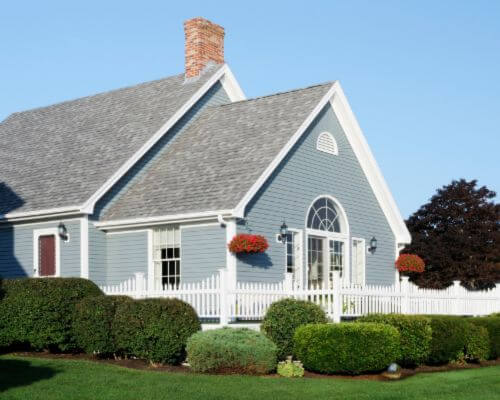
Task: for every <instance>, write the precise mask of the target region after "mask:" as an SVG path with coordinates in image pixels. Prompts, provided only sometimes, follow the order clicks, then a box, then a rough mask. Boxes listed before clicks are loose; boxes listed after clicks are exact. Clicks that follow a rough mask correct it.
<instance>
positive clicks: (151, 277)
mask: <svg viewBox="0 0 500 400" xmlns="http://www.w3.org/2000/svg"><path fill="white" fill-rule="evenodd" d="M181 250H182V249H181ZM153 252H154V249H153V229H148V290H149V291H153V290H154V286H155V263H154V260H153ZM181 268H182V265H181Z"/></svg>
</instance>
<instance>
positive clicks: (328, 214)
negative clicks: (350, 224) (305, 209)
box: [307, 197, 343, 233]
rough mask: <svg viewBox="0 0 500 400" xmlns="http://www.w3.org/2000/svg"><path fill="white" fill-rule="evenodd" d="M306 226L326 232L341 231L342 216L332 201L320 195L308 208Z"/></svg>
mask: <svg viewBox="0 0 500 400" xmlns="http://www.w3.org/2000/svg"><path fill="white" fill-rule="evenodd" d="M307 227H308V228H309V229H316V230H319V231H327V232H336V233H341V232H342V227H343V224H342V216H341V213H340V211H339V209H338V208H337V206H336V205H335V203H334V202H333V200H332V199H330V198H328V197H320V198H319V199H317V200H316V201H315V202H314V204H313V205H312V206H311V208H310V209H309V214H308V216H307Z"/></svg>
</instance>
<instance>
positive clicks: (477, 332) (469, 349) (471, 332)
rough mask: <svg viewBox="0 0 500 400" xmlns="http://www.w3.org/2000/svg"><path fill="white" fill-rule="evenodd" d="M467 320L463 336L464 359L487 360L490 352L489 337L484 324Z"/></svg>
mask: <svg viewBox="0 0 500 400" xmlns="http://www.w3.org/2000/svg"><path fill="white" fill-rule="evenodd" d="M469 321H470V320H468V321H467V335H466V337H465V352H464V354H465V359H466V360H468V361H482V360H487V359H488V356H489V354H490V337H489V335H488V330H487V329H486V328H485V327H484V326H479V325H474V324H472V323H470V322H469Z"/></svg>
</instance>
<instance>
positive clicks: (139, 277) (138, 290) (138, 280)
mask: <svg viewBox="0 0 500 400" xmlns="http://www.w3.org/2000/svg"><path fill="white" fill-rule="evenodd" d="M145 289H146V282H145V277H144V272H136V273H135V296H136V298H138V299H141V298H142V297H144V296H145V291H146V290H145Z"/></svg>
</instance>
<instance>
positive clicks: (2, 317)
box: [0, 278, 103, 351]
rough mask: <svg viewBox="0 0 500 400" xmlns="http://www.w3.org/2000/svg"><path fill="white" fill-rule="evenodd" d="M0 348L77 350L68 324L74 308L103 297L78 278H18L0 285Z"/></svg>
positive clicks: (95, 287)
mask: <svg viewBox="0 0 500 400" xmlns="http://www.w3.org/2000/svg"><path fill="white" fill-rule="evenodd" d="M2 291H3V298H2V301H0V345H2V346H12V345H25V346H29V347H31V348H33V349H35V350H43V349H47V350H51V351H74V350H76V349H77V346H76V342H75V338H74V335H73V329H72V322H73V316H74V313H75V307H76V304H77V303H78V302H79V301H80V300H82V299H83V298H85V297H88V296H103V293H102V292H101V290H100V289H99V288H98V287H97V286H96V285H95V283H93V282H91V281H89V280H87V279H80V278H22V279H6V280H4V281H3V282H2Z"/></svg>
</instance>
